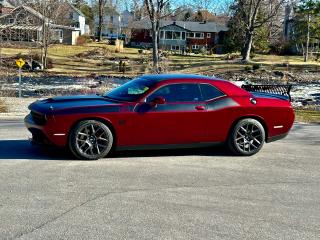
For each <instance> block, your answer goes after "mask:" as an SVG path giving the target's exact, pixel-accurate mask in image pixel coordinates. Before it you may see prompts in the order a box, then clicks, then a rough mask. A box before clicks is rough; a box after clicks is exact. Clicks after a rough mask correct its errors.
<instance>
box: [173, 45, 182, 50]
mask: <svg viewBox="0 0 320 240" xmlns="http://www.w3.org/2000/svg"><path fill="white" fill-rule="evenodd" d="M179 50H180V46H175V45H171V51H179Z"/></svg>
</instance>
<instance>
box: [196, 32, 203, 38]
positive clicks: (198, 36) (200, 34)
mask: <svg viewBox="0 0 320 240" xmlns="http://www.w3.org/2000/svg"><path fill="white" fill-rule="evenodd" d="M203 37H204V33H198V32H197V33H195V38H203Z"/></svg>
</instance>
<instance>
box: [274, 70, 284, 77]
mask: <svg viewBox="0 0 320 240" xmlns="http://www.w3.org/2000/svg"><path fill="white" fill-rule="evenodd" d="M273 74H274V75H276V76H278V77H284V73H283V72H281V71H274V72H273Z"/></svg>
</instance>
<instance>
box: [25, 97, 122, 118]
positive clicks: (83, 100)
mask: <svg viewBox="0 0 320 240" xmlns="http://www.w3.org/2000/svg"><path fill="white" fill-rule="evenodd" d="M121 105H122V103H121V102H118V101H113V100H111V99H108V98H105V97H102V96H98V95H78V96H63V97H53V98H47V99H44V100H39V101H36V102H34V103H32V104H31V105H30V106H29V109H30V110H31V111H35V112H38V113H43V114H53V113H61V112H66V113H73V112H77V111H82V110H84V109H85V110H91V111H92V110H94V109H96V108H99V107H100V108H101V107H103V108H104V109H105V110H110V109H112V108H119V107H120V106H121Z"/></svg>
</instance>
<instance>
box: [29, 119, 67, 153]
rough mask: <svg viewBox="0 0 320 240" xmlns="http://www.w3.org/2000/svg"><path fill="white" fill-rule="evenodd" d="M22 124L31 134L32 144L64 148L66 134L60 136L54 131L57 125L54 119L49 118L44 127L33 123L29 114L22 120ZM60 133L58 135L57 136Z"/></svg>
mask: <svg viewBox="0 0 320 240" xmlns="http://www.w3.org/2000/svg"><path fill="white" fill-rule="evenodd" d="M24 124H25V126H26V127H27V129H28V130H29V131H30V132H31V134H32V142H34V143H36V144H45V145H55V146H61V147H64V146H66V139H67V135H66V134H61V133H60V131H59V130H57V129H56V127H57V125H59V124H57V123H56V122H55V120H54V118H49V119H48V121H47V123H46V124H45V125H39V124H37V123H35V121H34V120H33V117H32V115H31V114H29V115H27V116H26V117H25V119H24ZM57 133H60V134H57Z"/></svg>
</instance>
